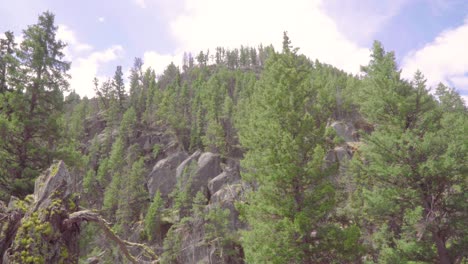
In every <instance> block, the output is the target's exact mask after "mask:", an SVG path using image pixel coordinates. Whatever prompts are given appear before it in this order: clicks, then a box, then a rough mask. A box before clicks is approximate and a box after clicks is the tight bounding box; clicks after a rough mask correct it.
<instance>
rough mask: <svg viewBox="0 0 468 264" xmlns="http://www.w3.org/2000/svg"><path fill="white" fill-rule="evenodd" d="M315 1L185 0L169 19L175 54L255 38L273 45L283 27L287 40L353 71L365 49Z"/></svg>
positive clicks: (251, 42)
mask: <svg viewBox="0 0 468 264" xmlns="http://www.w3.org/2000/svg"><path fill="white" fill-rule="evenodd" d="M321 6H322V4H321V1H319V0H291V1H288V2H286V3H285V2H282V1H268V0H258V1H251V0H238V1H236V2H233V1H228V0H186V2H185V8H184V11H183V13H182V14H179V15H178V16H176V17H175V19H174V20H172V21H171V22H170V25H171V30H172V33H173V35H174V37H175V39H176V41H177V50H176V52H175V54H181V53H182V52H184V51H191V52H198V51H200V50H206V49H207V48H210V50H213V49H214V48H215V47H217V46H223V47H228V48H237V47H239V46H240V45H249V46H257V45H258V44H260V43H263V44H264V45H269V44H270V43H273V45H274V46H275V48H277V49H278V50H279V49H280V48H281V42H282V33H283V31H288V32H289V37H290V39H291V40H292V44H293V45H294V46H296V47H300V48H301V49H300V52H302V53H304V54H306V55H307V56H309V57H310V58H311V59H315V58H318V59H319V60H320V61H322V62H326V63H330V64H333V65H334V66H337V67H339V68H342V69H344V70H346V71H349V72H353V73H357V72H358V71H359V66H360V65H364V64H367V63H368V61H369V53H370V51H369V50H368V49H367V48H362V47H359V46H358V45H356V44H355V43H353V42H352V41H350V40H349V39H347V38H346V37H345V36H344V35H343V34H341V33H340V32H339V30H338V29H337V26H336V24H335V23H334V21H333V20H332V19H331V18H330V17H329V16H328V15H326V13H325V11H324V10H323V9H322V7H321Z"/></svg>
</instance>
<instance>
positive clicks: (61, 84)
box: [0, 12, 70, 197]
mask: <svg viewBox="0 0 468 264" xmlns="http://www.w3.org/2000/svg"><path fill="white" fill-rule="evenodd" d="M56 32H57V27H56V26H55V25H54V15H53V14H51V13H50V12H45V13H43V14H42V15H40V16H39V20H38V22H37V24H35V25H32V26H29V27H28V28H27V29H26V30H25V31H24V32H23V35H24V40H23V42H22V43H21V46H20V48H19V49H18V50H16V54H17V58H18V61H19V63H20V64H21V66H19V65H17V66H16V67H17V68H16V69H14V70H12V71H8V72H9V74H13V73H14V74H15V76H11V75H10V76H7V77H8V78H12V79H14V80H15V81H14V82H13V86H12V87H9V88H8V89H10V90H12V91H11V92H10V93H8V94H3V95H2V103H1V105H3V107H7V108H9V110H8V111H2V112H1V113H0V130H1V132H0V133H1V134H2V135H3V136H4V137H3V139H4V141H3V142H2V144H0V153H1V154H0V156H2V158H3V159H2V163H3V164H2V165H1V167H2V170H1V173H2V175H0V179H1V181H2V183H1V188H2V189H4V190H6V192H8V193H9V194H13V195H16V196H20V197H24V196H25V195H26V194H28V193H30V192H31V191H32V188H33V180H34V178H35V177H36V176H37V175H38V174H39V173H40V172H41V171H42V170H43V169H45V168H46V167H47V166H49V164H50V163H51V162H52V160H53V158H54V157H56V156H57V153H56V147H57V142H58V140H59V137H60V132H61V127H60V126H61V123H60V122H59V117H60V115H61V110H62V107H63V94H62V92H63V91H65V90H67V89H68V82H67V77H68V75H67V74H66V72H67V71H68V69H69V68H70V64H69V63H68V62H65V61H63V56H64V55H63V53H62V50H63V48H64V47H65V44H64V43H63V42H61V41H58V40H57V39H56ZM10 39H11V38H10ZM6 46H7V48H6V50H7V54H9V56H8V57H9V58H11V55H12V53H11V52H10V51H11V49H12V48H13V46H14V45H13V44H12V42H11V41H7V44H6ZM9 49H10V50H9ZM2 60H3V58H2ZM10 61H11V60H10ZM3 72H4V71H3ZM8 78H7V79H8ZM3 89H5V87H4V88H3ZM5 105H6V106H5Z"/></svg>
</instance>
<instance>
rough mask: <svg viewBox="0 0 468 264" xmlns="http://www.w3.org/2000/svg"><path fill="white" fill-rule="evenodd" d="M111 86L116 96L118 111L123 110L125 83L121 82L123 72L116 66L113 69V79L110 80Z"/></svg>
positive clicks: (120, 67)
mask: <svg viewBox="0 0 468 264" xmlns="http://www.w3.org/2000/svg"><path fill="white" fill-rule="evenodd" d="M112 85H113V87H114V91H115V93H116V96H117V100H118V102H119V107H120V110H121V111H122V110H123V109H124V101H125V83H124V80H123V72H122V66H117V68H116V69H115V74H114V79H113V80H112Z"/></svg>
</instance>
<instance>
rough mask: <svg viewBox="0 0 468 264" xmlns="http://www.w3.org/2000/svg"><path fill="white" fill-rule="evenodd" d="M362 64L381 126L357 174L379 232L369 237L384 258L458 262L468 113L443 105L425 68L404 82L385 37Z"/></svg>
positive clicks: (373, 116)
mask: <svg viewBox="0 0 468 264" xmlns="http://www.w3.org/2000/svg"><path fill="white" fill-rule="evenodd" d="M363 69H364V70H365V72H366V73H367V76H366V79H365V85H366V86H365V87H364V88H365V89H366V90H365V91H366V92H367V93H368V97H367V98H368V99H367V100H363V102H362V109H363V114H364V115H365V116H366V117H367V118H368V120H370V121H371V122H372V123H373V124H374V128H375V130H374V132H372V134H371V135H370V136H366V137H365V139H364V143H365V144H364V146H363V147H362V148H361V149H360V152H361V154H360V157H361V158H360V160H361V166H360V169H359V170H358V173H357V174H356V175H357V177H358V179H359V181H360V182H361V186H363V189H358V190H357V193H362V197H361V198H360V199H361V200H362V204H361V205H359V206H360V207H361V208H362V210H361V213H362V214H363V215H362V216H361V217H362V219H363V221H370V222H371V223H372V226H373V227H372V229H370V230H376V231H375V232H372V231H371V234H370V235H371V241H370V243H371V244H372V247H373V248H374V249H375V251H374V252H372V254H373V257H374V258H375V259H378V260H379V263H380V262H385V263H404V262H425V263H434V262H438V263H457V262H459V261H460V260H461V259H462V258H463V254H464V253H462V252H463V250H461V248H465V247H466V245H467V243H466V240H465V239H464V238H463V237H466V236H467V229H466V227H464V225H463V224H462V222H463V220H461V219H466V217H467V214H466V212H467V211H466V207H465V206H463V205H462V203H460V201H462V200H463V199H464V198H463V197H466V195H465V194H464V191H463V190H466V181H465V180H464V178H466V177H465V176H464V175H466V174H467V167H466V163H465V161H464V159H465V158H464V157H466V156H467V154H468V153H467V151H468V148H467V145H466V144H463V143H462V142H467V137H466V133H463V130H466V128H467V126H466V122H465V120H466V114H467V113H466V111H465V110H461V111H458V112H455V113H450V112H445V111H446V108H445V109H444V107H443V105H444V104H445V103H444V100H443V99H441V102H442V103H441V104H442V107H438V106H437V104H436V102H435V100H434V99H433V98H432V96H430V95H429V93H428V91H427V89H426V86H425V80H424V78H423V76H422V74H421V73H420V72H417V73H416V74H415V77H414V81H413V82H412V83H408V82H406V81H404V80H402V79H400V77H399V76H400V74H399V71H398V70H397V67H396V63H395V61H394V56H393V53H387V52H385V51H384V49H383V47H382V46H381V44H380V43H378V42H376V43H374V49H373V54H372V60H371V62H370V63H369V65H368V66H366V67H364V68H363ZM454 101H457V100H454ZM448 105H450V103H448ZM448 105H447V106H448ZM450 107H456V106H455V105H451V106H450ZM460 143H461V144H460ZM358 196H359V195H358Z"/></svg>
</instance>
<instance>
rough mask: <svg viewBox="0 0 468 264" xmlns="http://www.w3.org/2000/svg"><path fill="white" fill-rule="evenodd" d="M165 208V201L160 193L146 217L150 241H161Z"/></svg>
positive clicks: (147, 233)
mask: <svg viewBox="0 0 468 264" xmlns="http://www.w3.org/2000/svg"><path fill="white" fill-rule="evenodd" d="M163 208H164V201H163V200H162V198H161V193H160V192H159V191H157V192H156V194H155V195H154V198H153V201H152V202H151V205H150V207H149V209H148V213H146V216H145V233H146V236H147V237H148V240H149V241H152V240H153V239H155V238H156V239H157V240H159V239H161V213H162V209H163Z"/></svg>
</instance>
